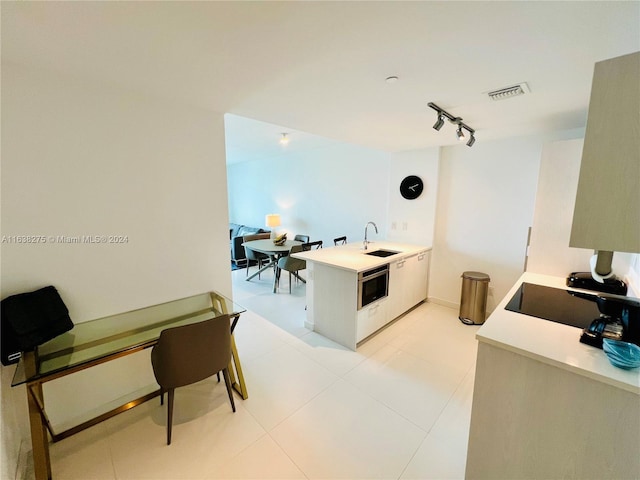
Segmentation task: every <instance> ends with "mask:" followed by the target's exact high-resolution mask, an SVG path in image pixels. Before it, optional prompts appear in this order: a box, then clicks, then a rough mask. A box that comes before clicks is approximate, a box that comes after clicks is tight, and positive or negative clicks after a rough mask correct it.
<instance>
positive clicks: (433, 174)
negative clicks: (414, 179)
mask: <svg viewBox="0 0 640 480" xmlns="http://www.w3.org/2000/svg"><path fill="white" fill-rule="evenodd" d="M439 158H440V149H439V148H430V149H424V150H414V151H409V152H402V153H396V154H394V155H393V157H392V161H391V173H390V175H389V181H390V183H389V224H388V225H387V231H388V232H389V233H388V235H387V237H388V239H389V240H391V241H395V242H403V243H414V244H417V245H426V246H432V245H433V230H434V225H435V215H436V200H437V196H438V165H439ZM408 175H417V176H418V177H420V178H421V179H422V181H423V182H424V190H423V192H422V194H421V195H420V196H419V197H418V198H416V199H415V200H407V199H405V198H403V197H402V195H400V182H401V181H402V179H403V178H405V177H406V176H408Z"/></svg>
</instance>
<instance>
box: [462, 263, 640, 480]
mask: <svg viewBox="0 0 640 480" xmlns="http://www.w3.org/2000/svg"><path fill="white" fill-rule="evenodd" d="M523 282H526V283H531V284H537V285H543V286H548V287H553V288H559V289H564V290H576V291H582V292H584V293H590V294H594V293H595V292H592V291H587V290H579V289H572V288H568V287H566V286H565V279H564V278H558V277H551V276H546V275H538V274H532V273H525V274H523V275H522V277H521V278H520V280H519V281H518V282H517V283H516V284H515V285H514V286H513V288H512V289H511V291H510V292H509V293H508V294H507V295H506V297H505V298H504V299H503V300H502V302H500V304H499V305H498V307H497V308H496V309H495V311H494V312H493V313H492V315H491V316H490V317H489V318H488V319H487V321H486V322H485V324H484V325H483V326H482V327H481V328H480V329H479V330H478V332H477V334H476V338H477V339H478V357H477V363H476V377H475V384H474V397H473V407H472V413H471V428H470V433H469V448H468V453H467V469H466V478H469V479H479V478H505V479H506V478H521V479H537V478H575V479H581V478H640V457H639V456H638V451H639V448H640V369H638V368H636V369H631V370H623V369H620V368H617V367H614V366H613V365H611V364H610V363H609V360H608V359H607V357H606V355H605V354H604V352H603V351H602V350H601V349H599V348H595V347H592V346H589V345H585V344H583V343H580V341H579V340H580V335H581V333H582V329H580V328H576V327H572V326H569V325H564V324H560V323H556V322H552V321H549V320H544V319H541V318H537V317H532V316H528V315H524V314H520V313H516V312H512V311H509V310H505V306H506V304H507V303H508V302H509V300H510V299H511V298H512V297H513V295H514V294H515V293H516V291H517V290H518V288H519V287H520V285H521V284H522V283H523Z"/></svg>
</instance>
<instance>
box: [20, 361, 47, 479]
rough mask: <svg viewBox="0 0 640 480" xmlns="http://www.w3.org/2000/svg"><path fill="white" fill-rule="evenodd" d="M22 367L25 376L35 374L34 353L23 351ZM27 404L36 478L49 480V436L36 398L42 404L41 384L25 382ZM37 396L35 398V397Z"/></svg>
mask: <svg viewBox="0 0 640 480" xmlns="http://www.w3.org/2000/svg"><path fill="white" fill-rule="evenodd" d="M24 368H25V373H26V374H27V377H29V376H32V375H35V371H36V354H35V352H24ZM26 390H27V405H28V406H29V425H30V427H31V446H32V447H33V468H34V473H35V477H36V480H51V478H52V477H51V459H50V457H49V436H48V434H47V427H46V425H45V423H44V419H43V418H42V413H41V411H40V406H39V405H38V400H39V401H40V403H41V404H42V405H44V396H43V394H42V384H41V383H39V382H38V383H36V384H27V385H26ZM36 397H37V399H36Z"/></svg>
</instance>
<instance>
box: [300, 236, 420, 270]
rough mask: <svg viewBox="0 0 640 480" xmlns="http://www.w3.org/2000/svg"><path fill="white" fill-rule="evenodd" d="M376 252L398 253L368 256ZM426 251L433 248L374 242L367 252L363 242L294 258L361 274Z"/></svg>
mask: <svg viewBox="0 0 640 480" xmlns="http://www.w3.org/2000/svg"><path fill="white" fill-rule="evenodd" d="M374 250H390V251H394V252H398V253H396V254H395V255H391V256H389V257H376V256H373V255H367V254H366V252H372V251H374ZM426 251H431V247H426V246H420V245H413V244H406V243H395V242H386V241H374V242H369V244H368V246H367V250H364V249H363V244H362V242H357V243H348V244H346V245H340V246H338V247H330V248H320V249H317V250H311V251H308V252H301V253H295V254H293V257H295V258H301V259H303V260H308V261H310V262H313V263H319V264H323V265H328V266H331V267H334V268H341V269H344V270H350V271H353V272H356V273H359V272H363V271H365V270H369V269H370V268H376V267H379V266H381V265H385V264H387V263H390V262H395V261H397V260H400V259H403V258H407V257H410V256H412V255H416V254H417V253H420V252H426Z"/></svg>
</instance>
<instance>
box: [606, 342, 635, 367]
mask: <svg viewBox="0 0 640 480" xmlns="http://www.w3.org/2000/svg"><path fill="white" fill-rule="evenodd" d="M602 350H604V353H605V354H606V355H607V358H608V359H609V361H610V362H611V364H612V365H613V366H614V367H618V368H624V369H629V368H637V367H640V347H639V346H638V345H635V344H633V343H628V342H622V341H620V340H611V339H610V338H604V339H603V341H602Z"/></svg>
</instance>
